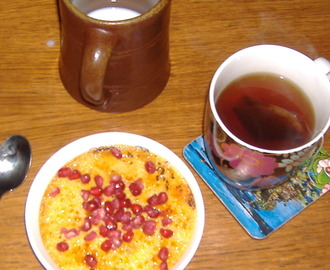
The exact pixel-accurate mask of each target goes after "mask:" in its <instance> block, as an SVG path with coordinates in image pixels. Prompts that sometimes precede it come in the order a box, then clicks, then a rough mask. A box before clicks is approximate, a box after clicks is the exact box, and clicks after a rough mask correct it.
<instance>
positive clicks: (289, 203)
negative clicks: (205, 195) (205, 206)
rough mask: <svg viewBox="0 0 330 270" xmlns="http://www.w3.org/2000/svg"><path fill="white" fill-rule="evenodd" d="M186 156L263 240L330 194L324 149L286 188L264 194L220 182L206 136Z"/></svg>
mask: <svg viewBox="0 0 330 270" xmlns="http://www.w3.org/2000/svg"><path fill="white" fill-rule="evenodd" d="M183 155H184V157H185V158H186V160H187V161H188V162H189V163H190V165H191V166H192V167H193V168H194V169H195V170H196V172H197V173H198V174H199V175H200V176H201V178H202V179H203V180H204V181H205V183H206V184H207V185H208V186H209V187H210V189H211V190H212V191H213V192H214V194H215V195H216V196H217V197H218V198H219V199H220V201H221V202H222V203H223V204H224V205H225V206H226V208H227V209H228V210H229V211H230V212H231V214H232V215H233V216H234V217H235V218H236V220H237V221H238V222H239V223H240V224H241V226H242V227H243V228H244V229H245V230H246V231H247V233H248V234H249V235H250V236H251V237H253V238H256V239H264V238H266V237H267V236H268V235H269V234H271V233H272V232H274V231H275V230H277V229H278V228H280V227H281V226H282V225H284V224H285V223H286V222H288V221H289V220H290V219H292V218H293V217H295V216H296V215H297V214H299V213H300V212H301V211H303V210H304V209H305V208H306V207H308V206H309V205H310V204H312V203H313V202H315V201H316V200H317V199H319V198H320V197H321V196H322V195H323V194H325V193H326V192H327V191H329V190H330V156H329V154H328V153H327V152H326V151H325V150H324V149H321V150H320V151H319V152H318V153H316V155H314V156H313V157H312V158H311V159H310V160H308V161H307V162H305V163H304V164H303V165H302V166H301V169H300V171H299V172H298V173H297V174H296V175H295V176H293V177H291V178H290V179H289V180H288V181H287V182H285V183H284V184H282V185H280V186H278V187H276V188H272V189H267V190H262V191H246V190H239V189H236V188H233V187H231V186H229V185H227V184H226V183H225V182H224V181H222V180H221V175H219V174H218V172H217V171H216V170H215V169H214V167H213V166H212V164H211V162H209V160H208V158H207V155H206V152H205V147H204V139H203V136H199V137H198V138H196V139H195V140H194V141H192V142H190V143H189V144H188V145H186V146H185V147H184V149H183Z"/></svg>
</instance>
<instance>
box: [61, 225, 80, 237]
mask: <svg viewBox="0 0 330 270" xmlns="http://www.w3.org/2000/svg"><path fill="white" fill-rule="evenodd" d="M61 232H62V233H63V234H64V236H65V238H67V239H70V238H73V237H76V236H78V235H79V231H78V230H77V229H70V230H67V229H65V228H62V229H61Z"/></svg>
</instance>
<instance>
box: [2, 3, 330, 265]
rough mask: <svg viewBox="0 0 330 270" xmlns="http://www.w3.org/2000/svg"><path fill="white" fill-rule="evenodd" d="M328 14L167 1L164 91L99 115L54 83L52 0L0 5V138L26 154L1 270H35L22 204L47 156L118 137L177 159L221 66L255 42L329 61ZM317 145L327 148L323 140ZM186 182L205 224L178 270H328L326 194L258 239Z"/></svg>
mask: <svg viewBox="0 0 330 270" xmlns="http://www.w3.org/2000/svg"><path fill="white" fill-rule="evenodd" d="M329 14H330V6H329V1H326V0H315V1H310V0H292V1H287V0H278V1H265V0H264V1H262V0H260V1H250V0H236V1H219V0H203V1H200V0H180V1H173V3H172V17H171V26H170V31H171V37H170V38H171V42H170V43H171V64H172V71H171V77H170V80H169V82H168V85H167V87H166V88H165V90H164V91H163V92H162V94H161V95H160V96H159V97H158V98H157V99H156V100H155V101H153V102H152V103H151V104H149V105H147V106H146V107H144V108H142V109H139V110H136V111H134V112H130V113H123V114H106V113H100V112H97V111H93V110H91V109H88V108H85V107H84V106H82V105H80V104H78V103H77V102H76V101H75V100H73V99H72V98H71V97H70V96H69V95H68V93H67V92H66V91H65V89H64V87H63V86H62V83H61V81H60V78H59V74H58V56H59V49H60V29H59V18H58V10H57V4H56V1H55V0H53V1H49V0H35V1H26V0H16V1H1V2H0V18H1V26H0V86H1V89H0V126H1V129H0V140H1V141H3V140H5V139H6V138H7V137H8V136H10V135H12V134H22V135H24V136H26V137H27V138H28V139H29V140H30V143H31V146H32V149H33V161H32V166H31V170H30V172H29V175H28V177H27V180H26V182H25V183H24V184H23V185H22V186H20V187H19V188H18V189H16V190H15V191H14V192H11V193H7V194H5V195H4V196H3V197H2V199H1V201H0V217H1V222H0V249H1V251H0V266H1V269H7V270H13V269H20V270H21V269H34V270H36V269H43V268H42V266H41V265H40V264H39V262H38V260H37V259H36V257H35V256H34V254H33V252H32V250H31V248H30V246H29V242H28V240H27V237H26V233H25V227H24V206H25V201H26V197H27V193H28V190H29V188H30V185H31V183H32V181H33V179H34V177H35V175H36V173H37V172H38V170H39V169H40V167H41V166H42V165H43V163H44V162H45V161H46V160H47V159H48V158H49V157H50V156H51V155H52V154H53V153H54V152H55V151H57V150H58V149H59V148H61V147H62V146H64V145H66V144H67V143H69V142H71V141H73V140H75V139H77V138H80V137H83V136H86V135H89V134H93V133H98V132H105V131H124V132H131V133H136V134H140V135H144V136H147V137H150V138H152V139H154V140H157V141H159V142H160V143H162V144H164V145H166V146H167V147H169V148H170V149H172V150H173V151H174V152H175V153H176V154H178V155H179V156H180V157H183V156H182V149H183V147H184V146H185V145H186V144H187V143H189V142H190V141H191V140H193V139H194V138H196V137H197V136H199V135H200V134H201V133H202V125H203V111H204V106H205V100H206V97H207V93H208V86H209V83H210V80H211V77H212V75H213V73H214V72H215V70H216V69H217V67H218V66H219V64H220V63H221V62H222V61H224V59H226V58H227V57H228V56H229V55H230V54H232V53H234V52H235V51H237V50H239V49H242V48H244V47H247V46H250V45H255V44H264V43H273V44H281V45H285V46H289V47H292V48H295V49H297V50H299V51H301V52H303V53H305V54H306V55H308V56H309V57H311V58H313V59H314V58H316V57H318V56H324V57H327V58H328V59H330V46H329V36H330V35H329V34H330V28H329V25H330V16H329ZM325 148H326V149H327V150H328V151H329V150H330V137H329V135H328V136H326V140H325ZM195 175H196V178H197V180H198V183H199V185H200V188H201V190H202V193H203V196H204V200H205V208H206V224H205V232H204V236H203V239H202V241H201V244H200V247H199V249H198V251H197V253H196V255H195V257H194V258H193V260H192V261H191V263H190V264H189V266H188V267H187V269H198V270H200V269H227V270H229V269H280V268H281V269H329V256H330V234H329V228H330V214H329V207H330V194H326V195H325V196H324V197H322V198H321V199H320V200H318V201H317V202H316V203H315V204H313V205H312V206H310V207H309V208H307V209H306V210H305V211H303V212H302V213H301V214H299V215H298V216H297V217H295V218H294V219H293V220H291V221H290V222H289V223H287V224H286V225H284V226H283V227H282V228H281V229H280V230H278V231H277V232H275V233H274V234H272V235H271V236H269V237H268V238H267V239H264V240H255V239H252V238H251V237H250V236H249V235H248V234H247V233H246V232H245V231H244V230H243V229H242V227H241V226H240V225H239V224H238V223H237V222H236V220H235V219H234V218H233V216H232V215H231V214H230V213H229V212H228V211H227V210H226V208H225V207H224V206H223V204H222V203H221V202H220V201H219V200H218V199H217V198H216V197H215V196H214V195H213V193H212V192H211V190H210V189H209V188H208V187H207V186H206V184H205V183H204V182H203V181H202V179H201V178H199V177H198V176H197V174H195ZM36 211H37V209H36Z"/></svg>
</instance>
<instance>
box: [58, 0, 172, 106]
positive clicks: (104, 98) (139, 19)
mask: <svg viewBox="0 0 330 270" xmlns="http://www.w3.org/2000/svg"><path fill="white" fill-rule="evenodd" d="M170 3H171V0H117V1H107V0H94V1H88V0H59V7H60V19H61V54H60V65H59V69H60V77H61V80H62V83H63V85H64V87H65V88H66V90H67V91H68V92H69V94H70V95H71V96H72V97H73V98H74V99H76V100H77V101H78V102H80V103H82V104H83V105H85V106H88V107H90V108H92V109H95V110H98V111H104V112H127V111H132V110H135V109H138V108H141V107H143V106H144V105H146V104H148V103H149V102H151V101H152V100H154V99H155V98H156V97H157V96H158V95H159V94H160V93H161V91H162V90H163V89H164V87H165V86H166V83H167V81H168V78H169V73H170V63H169V31H168V28H169V20H170ZM113 16H115V17H113Z"/></svg>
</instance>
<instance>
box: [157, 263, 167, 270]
mask: <svg viewBox="0 0 330 270" xmlns="http://www.w3.org/2000/svg"><path fill="white" fill-rule="evenodd" d="M159 270H168V266H167V263H166V262H162V263H161V264H160V265H159Z"/></svg>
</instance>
